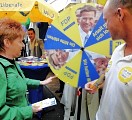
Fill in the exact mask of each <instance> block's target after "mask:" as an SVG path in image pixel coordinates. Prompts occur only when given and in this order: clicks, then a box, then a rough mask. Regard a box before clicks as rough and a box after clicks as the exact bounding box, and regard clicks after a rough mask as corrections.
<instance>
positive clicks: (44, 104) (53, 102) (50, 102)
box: [32, 98, 57, 108]
mask: <svg viewBox="0 0 132 120" xmlns="http://www.w3.org/2000/svg"><path fill="white" fill-rule="evenodd" d="M32 105H33V106H40V107H41V108H46V107H50V106H54V105H57V103H56V99H55V98H47V99H45V100H42V101H39V102H36V103H34V104H32Z"/></svg>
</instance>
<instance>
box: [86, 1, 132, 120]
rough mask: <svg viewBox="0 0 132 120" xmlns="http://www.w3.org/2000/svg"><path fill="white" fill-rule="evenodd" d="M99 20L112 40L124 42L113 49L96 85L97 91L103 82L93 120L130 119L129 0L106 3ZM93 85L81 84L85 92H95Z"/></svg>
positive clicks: (131, 25)
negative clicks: (98, 105)
mask: <svg viewBox="0 0 132 120" xmlns="http://www.w3.org/2000/svg"><path fill="white" fill-rule="evenodd" d="M103 17H104V20H105V22H106V25H107V29H108V30H109V31H110V34H111V36H112V39H113V40H119V39H123V40H124V41H125V43H124V44H122V45H120V46H118V47H117V48H116V49H115V50H114V52H113V54H112V57H111V59H110V61H109V63H108V67H107V70H106V72H105V76H104V78H105V80H103V81H102V83H100V84H98V85H96V90H97V89H99V88H100V86H101V84H103V83H104V86H103V93H102V97H101V103H100V107H99V109H98V111H97V114H96V120H131V119H132V113H131V111H132V102H131V99H132V35H131V33H132V0H108V1H107V2H106V5H105V7H104V10H103ZM94 82H96V81H94ZM94 82H89V83H87V84H86V85H85V89H86V90H87V91H88V92H89V93H95V92H96V91H95V90H93V89H92V88H93V87H92V88H91V87H90V86H93V85H94Z"/></svg>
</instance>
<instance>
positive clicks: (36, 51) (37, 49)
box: [28, 28, 45, 58]
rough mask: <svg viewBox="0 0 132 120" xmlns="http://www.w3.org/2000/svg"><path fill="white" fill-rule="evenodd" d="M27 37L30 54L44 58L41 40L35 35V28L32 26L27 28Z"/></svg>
mask: <svg viewBox="0 0 132 120" xmlns="http://www.w3.org/2000/svg"><path fill="white" fill-rule="evenodd" d="M28 37H29V39H30V42H29V48H30V55H31V56H35V57H39V58H45V51H44V43H43V40H40V39H37V38H36V37H35V30H34V29H33V28H29V29H28Z"/></svg>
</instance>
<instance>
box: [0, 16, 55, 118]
mask: <svg viewBox="0 0 132 120" xmlns="http://www.w3.org/2000/svg"><path fill="white" fill-rule="evenodd" d="M24 34H25V33H24V31H23V29H22V26H21V24H20V23H18V22H16V21H14V20H12V19H9V18H3V19H1V20H0V89H1V90H0V119H1V120H31V119H32V116H33V113H36V112H38V111H40V110H42V108H41V106H32V105H30V104H29V102H28V99H27V95H26V91H27V88H37V87H38V86H39V85H46V84H48V83H50V82H51V81H52V79H53V78H55V76H52V77H49V78H48V79H47V80H43V81H39V80H34V79H28V78H25V76H24V74H23V72H22V70H21V69H20V66H19V65H18V63H17V62H16V61H15V60H14V59H15V58H17V57H19V56H20V55H21V50H22V48H23V47H24V43H23V37H24Z"/></svg>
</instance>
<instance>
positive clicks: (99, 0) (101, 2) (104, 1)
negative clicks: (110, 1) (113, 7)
mask: <svg viewBox="0 0 132 120" xmlns="http://www.w3.org/2000/svg"><path fill="white" fill-rule="evenodd" d="M106 1H107V0H97V3H98V4H101V5H105V3H106Z"/></svg>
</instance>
